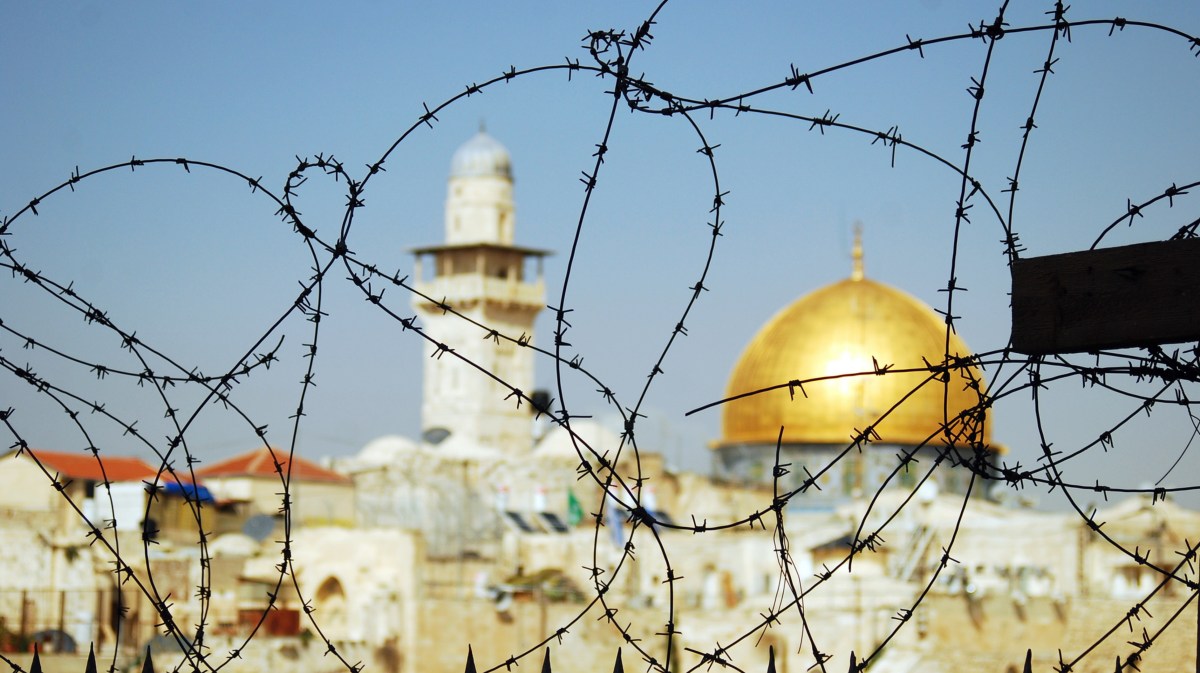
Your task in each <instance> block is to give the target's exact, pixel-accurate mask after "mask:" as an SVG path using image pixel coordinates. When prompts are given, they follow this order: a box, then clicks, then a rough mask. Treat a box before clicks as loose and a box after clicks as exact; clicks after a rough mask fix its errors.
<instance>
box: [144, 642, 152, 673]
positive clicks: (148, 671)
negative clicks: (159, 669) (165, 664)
mask: <svg viewBox="0 0 1200 673" xmlns="http://www.w3.org/2000/svg"><path fill="white" fill-rule="evenodd" d="M142 673H154V657H152V656H151V655H150V646H149V645H147V646H146V659H145V661H143V662H142Z"/></svg>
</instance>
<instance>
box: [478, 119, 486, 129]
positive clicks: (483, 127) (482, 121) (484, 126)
mask: <svg viewBox="0 0 1200 673" xmlns="http://www.w3.org/2000/svg"><path fill="white" fill-rule="evenodd" d="M479 132H480V133H487V122H485V121H484V120H483V117H480V118H479Z"/></svg>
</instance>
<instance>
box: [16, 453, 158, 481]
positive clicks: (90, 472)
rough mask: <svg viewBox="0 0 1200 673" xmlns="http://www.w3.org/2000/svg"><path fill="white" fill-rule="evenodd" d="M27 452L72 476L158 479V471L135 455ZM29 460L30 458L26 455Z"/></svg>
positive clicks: (49, 468)
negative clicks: (102, 464) (101, 467)
mask: <svg viewBox="0 0 1200 673" xmlns="http://www.w3.org/2000/svg"><path fill="white" fill-rule="evenodd" d="M25 453H27V454H32V455H33V456H35V457H37V459H38V460H39V461H41V463H42V465H44V466H45V467H46V469H47V470H50V471H51V472H57V473H58V474H59V475H60V476H63V477H67V478H68V479H87V480H90V481H104V478H105V476H107V477H108V480H109V481H142V480H150V479H153V478H154V475H155V473H157V470H155V469H154V468H152V467H150V465H148V464H147V463H146V462H145V461H143V460H142V459H141V458H134V457H132V456H109V455H105V454H104V453H101V454H100V460H96V457H95V456H93V455H92V454H91V453H85V452H80V453H67V452H65V451H49V450H47V449H26V450H25ZM23 459H24V460H29V458H28V457H23ZM101 461H103V463H104V471H103V472H101V470H100V462H101Z"/></svg>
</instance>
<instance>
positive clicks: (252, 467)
mask: <svg viewBox="0 0 1200 673" xmlns="http://www.w3.org/2000/svg"><path fill="white" fill-rule="evenodd" d="M276 461H279V464H280V465H281V466H282V468H283V472H284V474H287V473H288V454H287V451H283V450H280V449H270V448H267V447H265V446H264V447H261V448H258V449H255V450H254V451H250V452H249V453H243V454H241V455H238V456H234V457H233V458H226V459H225V460H222V461H221V462H219V463H213V464H212V465H209V466H208V467H204V468H201V469H198V470H196V476H197V477H199V478H201V479H205V478H209V479H211V478H213V477H270V478H272V479H278V478H279V473H278V472H277V471H276V469H275V462H276ZM291 478H292V479H296V480H298V481H327V482H333V483H350V478H349V477H347V476H345V475H342V474H338V473H337V472H334V471H333V470H327V469H325V468H323V467H321V466H320V465H317V464H316V463H314V462H312V461H311V460H305V459H304V458H301V457H300V456H296V457H295V458H293V459H292V461H291Z"/></svg>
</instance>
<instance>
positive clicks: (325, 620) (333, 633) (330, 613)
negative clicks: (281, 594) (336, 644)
mask: <svg viewBox="0 0 1200 673" xmlns="http://www.w3.org/2000/svg"><path fill="white" fill-rule="evenodd" d="M313 608H314V610H315V611H314V613H313V618H314V619H315V620H316V622H317V625H318V626H320V627H321V630H322V631H323V632H324V633H325V637H327V638H329V639H330V640H342V639H345V637H346V633H347V632H348V630H349V624H348V623H347V618H348V614H349V613H348V611H347V609H346V590H345V589H344V588H342V582H341V580H339V579H338V578H337V577H335V576H332V575H331V576H329V577H327V578H325V580H324V581H323V582H321V584H320V585H319V586H318V587H317V592H316V594H314V595H313Z"/></svg>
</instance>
